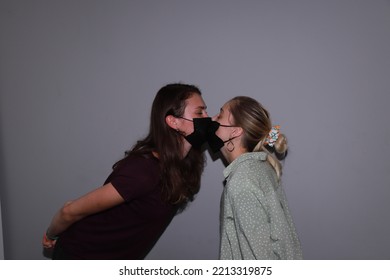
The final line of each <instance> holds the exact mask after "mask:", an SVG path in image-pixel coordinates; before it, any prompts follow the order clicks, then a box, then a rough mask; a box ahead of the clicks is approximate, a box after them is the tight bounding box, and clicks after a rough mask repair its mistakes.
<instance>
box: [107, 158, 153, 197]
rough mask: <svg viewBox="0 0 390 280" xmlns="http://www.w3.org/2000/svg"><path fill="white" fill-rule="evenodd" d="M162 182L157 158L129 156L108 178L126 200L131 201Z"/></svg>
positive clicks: (151, 190)
mask: <svg viewBox="0 0 390 280" xmlns="http://www.w3.org/2000/svg"><path fill="white" fill-rule="evenodd" d="M159 182H160V171H159V164H158V161H157V160H156V159H153V158H143V157H136V156H129V157H128V158H126V159H125V160H124V162H122V164H121V165H120V166H118V167H116V168H115V169H114V171H113V172H112V173H111V175H110V176H109V177H108V179H107V180H106V183H111V184H112V185H113V186H114V188H115V189H116V190H117V191H118V193H119V194H120V195H121V196H122V197H123V199H124V200H125V201H131V200H133V199H136V198H140V197H142V196H145V195H147V194H149V193H151V192H153V191H154V190H155V189H156V188H157V186H158V185H159Z"/></svg>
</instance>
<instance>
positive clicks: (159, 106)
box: [114, 83, 205, 210]
mask: <svg viewBox="0 0 390 280" xmlns="http://www.w3.org/2000/svg"><path fill="white" fill-rule="evenodd" d="M194 94H199V95H201V91H200V90H199V88H197V87H196V86H194V85H188V84H180V83H175V84H168V85H166V86H164V87H162V88H161V89H160V90H159V91H158V92H157V94H156V97H155V98H154V101H153V104H152V111H151V117H150V126H149V133H148V135H147V136H146V137H145V138H144V139H142V140H139V141H138V142H137V143H136V145H135V146H134V147H133V148H132V149H131V150H130V151H127V152H126V156H129V155H143V156H148V155H151V153H152V152H156V153H157V154H158V157H159V161H160V168H161V183H162V197H163V199H164V200H165V201H166V202H168V203H171V204H175V205H177V206H178V208H179V210H183V209H184V208H185V206H186V205H187V203H188V202H190V201H193V199H194V196H195V194H197V193H198V192H199V189H200V178H201V174H202V172H203V169H204V165H205V157H204V154H203V152H202V151H201V150H200V149H195V148H194V147H192V148H191V150H190V152H189V153H188V155H187V156H186V157H185V158H184V159H183V158H182V156H181V151H182V141H184V140H183V137H182V136H181V135H180V134H178V133H177V132H176V131H174V130H173V129H172V128H171V127H169V126H168V125H167V124H166V122H165V117H166V116H168V115H174V116H178V117H181V116H183V114H184V110H185V108H186V105H187V103H186V101H187V99H189V98H190V97H191V96H193V95H194ZM120 163H121V161H119V162H117V163H116V164H115V165H114V168H115V167H116V166H118V164H120Z"/></svg>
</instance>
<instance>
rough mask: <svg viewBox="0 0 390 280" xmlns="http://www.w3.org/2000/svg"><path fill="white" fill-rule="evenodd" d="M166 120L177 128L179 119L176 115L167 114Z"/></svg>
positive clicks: (169, 124) (172, 126) (170, 125)
mask: <svg viewBox="0 0 390 280" xmlns="http://www.w3.org/2000/svg"><path fill="white" fill-rule="evenodd" d="M165 122H166V123H167V125H168V126H169V127H171V128H173V129H174V130H177V119H176V118H175V117H174V116H172V115H168V116H166V117H165Z"/></svg>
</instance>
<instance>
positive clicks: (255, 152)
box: [210, 96, 302, 259]
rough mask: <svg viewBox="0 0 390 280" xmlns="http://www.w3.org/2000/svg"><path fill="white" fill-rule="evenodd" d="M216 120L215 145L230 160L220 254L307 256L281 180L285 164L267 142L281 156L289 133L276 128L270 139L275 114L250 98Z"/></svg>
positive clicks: (235, 256)
mask: <svg viewBox="0 0 390 280" xmlns="http://www.w3.org/2000/svg"><path fill="white" fill-rule="evenodd" d="M213 120H214V121H216V122H218V123H219V128H218V129H217V130H216V132H215V135H216V138H217V141H215V139H214V141H213V140H212V141H211V142H214V143H211V145H210V146H213V147H214V150H216V148H218V147H220V151H221V153H222V155H223V157H224V158H225V159H226V161H227V162H228V164H229V165H228V166H227V167H226V169H225V170H224V171H223V174H224V176H225V179H226V184H225V186H224V191H223V194H222V199H221V216H220V222H221V242H220V259H302V251H301V245H300V241H299V238H298V235H297V232H296V229H295V226H294V223H293V220H292V216H291V214H290V211H289V208H288V205H287V199H286V195H285V192H284V190H283V187H282V185H281V175H282V166H281V164H280V162H279V161H278V159H277V158H276V157H274V156H273V155H271V153H270V152H269V150H268V149H267V148H266V145H265V144H266V142H267V141H268V142H269V143H268V144H269V145H271V146H273V147H272V149H275V148H276V149H275V152H276V153H277V154H276V155H279V158H280V156H281V157H283V154H284V153H285V152H286V149H287V143H286V138H285V137H284V136H282V137H280V138H279V139H278V140H277V139H276V136H277V133H276V132H275V131H274V133H273V134H272V136H273V137H271V138H272V139H267V137H268V136H269V133H270V131H271V130H272V124H271V120H270V115H269V113H268V112H267V110H266V109H265V108H263V106H262V105H261V104H260V103H259V102H257V101H256V100H254V99H252V98H250V97H245V96H239V97H235V98H233V99H231V100H230V101H228V102H227V103H225V105H224V106H223V107H222V108H221V110H220V113H219V114H218V115H216V116H215V117H214V118H213ZM218 138H219V139H218ZM215 142H219V145H218V144H215ZM273 144H277V145H276V147H275V146H274V145H273Z"/></svg>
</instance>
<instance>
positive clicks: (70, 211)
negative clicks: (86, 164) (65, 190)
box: [42, 183, 124, 248]
mask: <svg viewBox="0 0 390 280" xmlns="http://www.w3.org/2000/svg"><path fill="white" fill-rule="evenodd" d="M123 202H124V199H123V198H122V196H121V195H120V194H119V193H118V191H117V190H116V189H115V188H114V186H113V185H112V184H111V183H108V184H106V185H104V186H102V187H100V188H98V189H96V190H94V191H92V192H90V193H88V194H86V195H84V196H82V197H80V198H78V199H76V200H73V201H68V202H66V203H65V205H64V206H63V207H62V208H61V209H60V210H59V211H58V212H57V214H56V215H55V216H54V217H53V219H52V221H51V223H50V226H49V228H48V229H47V232H46V234H45V235H44V237H43V240H42V244H43V246H44V247H45V248H51V247H53V246H54V244H55V242H56V237H57V236H58V235H59V234H60V233H62V232H63V231H65V230H66V229H67V228H68V227H69V226H71V225H72V224H73V223H75V222H77V221H79V220H81V219H83V218H84V217H86V216H89V215H91V214H95V213H98V212H101V211H103V210H106V209H109V208H112V207H114V206H116V205H119V204H121V203H123Z"/></svg>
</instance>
